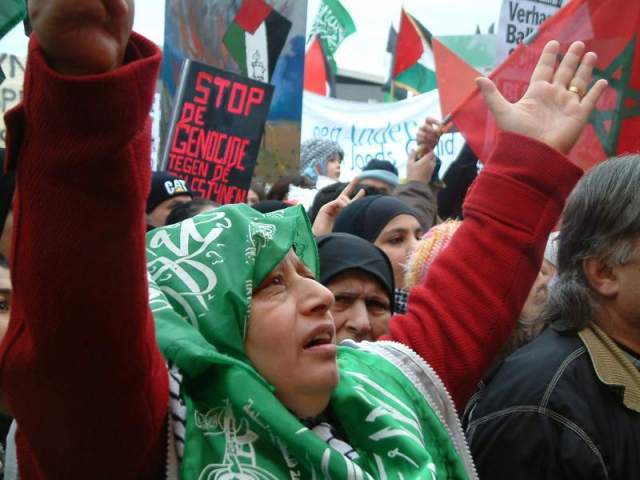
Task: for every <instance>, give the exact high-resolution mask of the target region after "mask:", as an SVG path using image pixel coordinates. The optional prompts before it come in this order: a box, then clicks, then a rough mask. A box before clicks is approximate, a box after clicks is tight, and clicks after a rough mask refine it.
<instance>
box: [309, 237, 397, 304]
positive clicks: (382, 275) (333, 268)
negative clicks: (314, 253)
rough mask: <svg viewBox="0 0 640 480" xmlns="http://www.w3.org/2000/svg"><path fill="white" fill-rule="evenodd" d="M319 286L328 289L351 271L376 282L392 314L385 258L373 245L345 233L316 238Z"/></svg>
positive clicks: (391, 286)
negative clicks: (334, 281) (327, 286)
mask: <svg viewBox="0 0 640 480" xmlns="http://www.w3.org/2000/svg"><path fill="white" fill-rule="evenodd" d="M317 243H318V256H319V257H320V283H322V284H323V285H327V284H329V283H330V282H331V280H333V279H334V278H335V277H337V276H338V275H340V274H341V273H344V272H347V271H350V270H354V271H361V272H364V273H366V274H368V275H370V276H372V277H373V278H375V279H376V280H377V282H378V283H379V284H380V286H381V287H382V288H383V289H384V290H385V292H386V294H387V296H388V298H389V305H390V306H391V311H392V312H393V311H394V288H395V284H394V281H393V268H392V267H391V262H389V258H388V257H387V255H386V254H385V253H384V252H383V251H382V250H380V249H379V248H378V247H376V246H375V245H374V244H373V243H371V242H367V241H366V240H363V239H362V238H360V237H356V236H355V235H350V234H348V233H331V234H329V235H323V236H321V237H318V239H317Z"/></svg>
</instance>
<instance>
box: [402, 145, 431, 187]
mask: <svg viewBox="0 0 640 480" xmlns="http://www.w3.org/2000/svg"><path fill="white" fill-rule="evenodd" d="M420 151H422V150H419V151H416V150H411V152H410V153H409V158H408V159H407V181H409V182H411V181H414V182H422V183H429V181H430V180H431V177H432V176H433V171H434V170H435V168H436V154H435V153H433V149H431V150H428V151H427V153H425V154H424V155H422V156H421V157H420V158H418V154H419V152H420Z"/></svg>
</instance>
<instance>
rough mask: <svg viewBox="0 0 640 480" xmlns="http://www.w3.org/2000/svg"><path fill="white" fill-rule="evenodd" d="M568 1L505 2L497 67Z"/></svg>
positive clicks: (501, 17) (515, 0)
mask: <svg viewBox="0 0 640 480" xmlns="http://www.w3.org/2000/svg"><path fill="white" fill-rule="evenodd" d="M564 3H566V0H503V1H502V9H501V11H500V23H499V24H498V44H497V49H496V62H497V63H496V65H499V64H500V63H502V61H503V60H504V59H505V58H507V56H508V55H509V54H510V53H511V52H512V51H513V50H514V49H515V48H516V47H517V46H518V44H519V43H521V42H522V41H523V40H524V39H525V38H527V37H528V36H529V35H531V34H532V33H533V32H535V31H536V29H537V28H538V27H539V26H540V25H542V23H544V21H545V20H546V19H547V18H549V17H551V16H552V15H553V14H554V13H556V12H557V11H558V10H560V7H561V6H562V5H563V4H564Z"/></svg>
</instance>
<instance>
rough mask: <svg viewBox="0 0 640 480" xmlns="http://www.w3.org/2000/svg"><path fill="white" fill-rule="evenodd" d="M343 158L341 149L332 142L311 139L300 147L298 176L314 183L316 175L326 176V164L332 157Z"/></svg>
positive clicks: (322, 139)
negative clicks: (302, 176)
mask: <svg viewBox="0 0 640 480" xmlns="http://www.w3.org/2000/svg"><path fill="white" fill-rule="evenodd" d="M336 154H337V155H338V156H339V157H340V160H342V159H343V158H344V151H343V150H342V147H340V145H339V144H338V143H336V142H334V141H333V140H328V139H325V138H312V139H310V140H305V141H304V142H303V143H302V146H301V147H300V174H301V175H304V176H305V177H308V178H309V179H310V180H312V181H314V182H315V181H316V180H317V178H318V175H327V173H328V171H327V163H328V161H329V159H331V158H332V157H333V156H334V155H336Z"/></svg>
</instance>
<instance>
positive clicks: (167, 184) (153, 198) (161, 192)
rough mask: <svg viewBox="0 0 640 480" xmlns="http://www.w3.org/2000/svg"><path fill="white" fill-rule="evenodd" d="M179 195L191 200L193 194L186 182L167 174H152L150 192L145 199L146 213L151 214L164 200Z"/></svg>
mask: <svg viewBox="0 0 640 480" xmlns="http://www.w3.org/2000/svg"><path fill="white" fill-rule="evenodd" d="M179 195H188V196H189V197H191V198H193V192H191V190H189V187H188V186H187V182H185V181H184V180H182V179H181V178H178V177H176V176H175V175H173V174H172V173H169V172H153V176H152V177H151V192H150V193H149V197H148V198H147V213H151V212H152V211H153V209H154V208H156V207H157V206H158V205H160V204H161V203H162V202H164V201H165V200H168V199H170V198H173V197H177V196H179Z"/></svg>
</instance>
